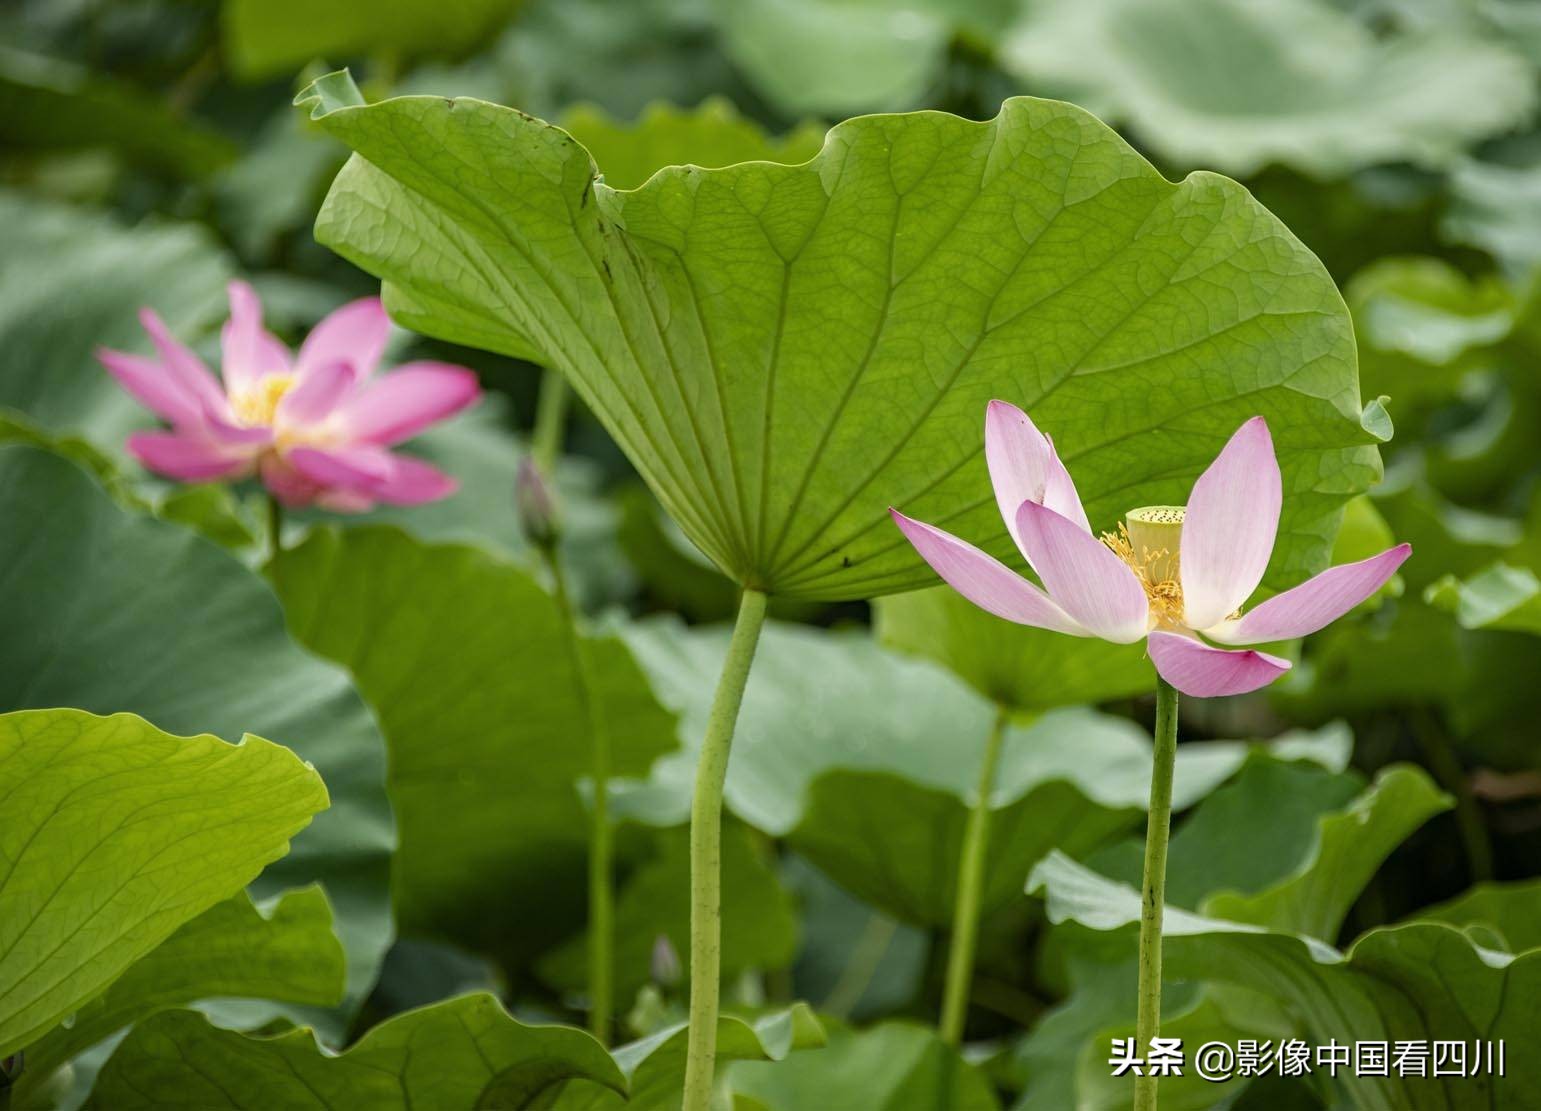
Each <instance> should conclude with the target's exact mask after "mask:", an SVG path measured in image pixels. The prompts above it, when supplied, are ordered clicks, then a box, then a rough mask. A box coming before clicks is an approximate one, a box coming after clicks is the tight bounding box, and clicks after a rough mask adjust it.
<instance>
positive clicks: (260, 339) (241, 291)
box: [220, 282, 289, 392]
mask: <svg viewBox="0 0 1541 1111" xmlns="http://www.w3.org/2000/svg"><path fill="white" fill-rule="evenodd" d="M226 291H227V292H228V293H229V295H230V319H229V320H227V321H225V326H224V328H223V329H222V330H221V331H220V350H221V353H222V354H221V357H222V365H221V366H220V373H221V374H222V375H224V378H225V386H226V388H228V389H229V390H231V391H232V392H234V391H240V390H247V389H250V388H251V386H252V384H253V383H255V382H256V381H257V380H258V379H259V378H264V377H266V376H267V375H269V374H287V373H288V372H289V349H288V348H286V347H285V346H284V345H283V344H282V343H280V342H279V341H278V339H277V338H276V337H275V336H273V335H272V334H270V333H269V332H267V331H266V330H265V329H264V328H263V327H262V301H261V300H260V299H259V298H258V297H257V291H256V290H254V289H252V287H251V286H249V285H247V284H246V283H245V282H231V283H230V284H229V286H227V287H226Z"/></svg>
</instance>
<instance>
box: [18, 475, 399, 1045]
mask: <svg viewBox="0 0 1541 1111" xmlns="http://www.w3.org/2000/svg"><path fill="white" fill-rule="evenodd" d="M0 520H5V521H25V522H27V527H26V528H9V529H3V530H0V566H3V567H4V568H5V569H6V577H5V580H4V585H3V587H0V605H3V607H4V610H5V615H6V622H7V626H6V627H7V635H6V636H5V637H3V638H0V709H36V708H43V707H50V706H78V707H81V708H83V709H87V710H91V711H95V712H98V713H112V712H115V711H119V710H130V711H133V712H134V713H137V714H139V715H141V716H142V717H144V718H146V719H147V720H149V721H153V722H154V723H155V724H156V725H157V726H160V727H161V728H163V729H167V730H173V731H175V732H177V733H196V732H199V731H210V732H214V733H216V734H217V735H220V736H226V737H238V736H240V735H241V734H242V733H243V732H250V731H255V732H258V733H260V734H261V735H263V736H268V737H274V738H277V739H279V740H281V741H282V742H283V743H284V744H285V745H286V746H288V747H289V748H291V749H293V750H294V751H295V752H296V753H298V754H299V755H300V757H301V758H303V759H304V760H306V761H308V762H310V763H311V764H313V765H315V767H316V769H317V770H318V771H319V772H320V774H321V776H322V778H323V779H324V780H325V781H326V785H327V791H328V793H329V794H330V796H331V800H332V804H331V806H330V808H328V809H327V810H326V811H324V812H323V813H321V814H319V815H317V817H316V820H315V821H314V822H313V823H311V824H310V826H309V827H308V828H306V829H305V830H304V831H303V832H302V833H301V834H300V835H299V836H298V837H296V838H295V840H294V844H293V847H292V848H291V850H290V852H289V853H288V855H287V856H285V857H284V858H283V859H282V860H279V861H276V862H275V863H273V864H272V865H270V866H269V867H268V868H267V869H266V870H265V871H264V872H263V874H262V875H261V877H259V878H258V880H257V882H256V884H255V885H254V887H253V895H254V896H256V897H257V898H263V899H265V898H268V897H271V896H273V895H275V894H277V893H279V892H282V891H284V890H287V889H289V888H293V887H299V886H304V885H307V884H311V883H315V882H318V881H319V882H320V883H322V884H323V885H325V888H326V892H327V897H328V899H329V900H330V901H331V904H332V908H333V911H334V913H335V915H336V926H337V932H338V935H339V936H340V937H341V939H342V943H343V946H344V948H345V949H346V950H347V953H348V998H347V1000H346V1001H345V1002H344V1004H343V1006H342V1007H340V1008H338V1009H337V1010H334V1011H332V1012H330V1013H322V1012H316V1011H305V1010H304V1009H301V1008H294V1007H288V1008H285V1010H286V1013H288V1014H289V1015H290V1016H291V1017H294V1018H303V1019H305V1020H306V1021H313V1022H315V1023H316V1024H317V1025H318V1026H323V1027H324V1028H325V1030H326V1032H327V1034H328V1035H329V1036H333V1035H340V1034H341V1033H342V1029H343V1028H344V1027H345V1025H346V1023H347V1021H348V1020H349V1019H350V1018H351V1014H352V1009H353V1008H355V1007H356V1006H357V1005H358V1003H359V1002H361V1001H362V999H363V996H364V993H365V992H367V991H368V990H369V987H370V985H372V984H373V983H374V980H375V977H376V976H377V975H378V971H379V962H380V960H381V958H382V957H383V956H384V953H385V949H386V947H387V946H388V945H389V943H390V939H391V934H392V924H391V918H390V901H389V890H388V884H389V873H388V868H389V865H390V860H391V851H392V849H393V848H394V846H395V826H394V822H393V819H392V817H391V811H390V804H389V802H388V800H387V799H386V796H385V752H384V745H383V744H382V742H381V738H380V731H379V728H378V727H377V726H376V724H375V722H374V719H373V717H372V716H371V714H370V712H369V708H368V707H367V706H365V705H364V702H363V700H362V699H360V698H359V696H358V694H357V693H356V692H355V690H354V689H353V686H352V684H351V683H350V681H349V679H348V676H347V675H346V673H344V672H343V670H342V669H341V668H339V667H336V666H333V665H331V664H328V663H326V662H325V661H322V660H318V659H317V658H316V657H314V656H312V655H311V654H310V653H308V652H306V651H305V650H304V649H302V648H301V647H300V646H299V645H298V644H297V643H295V641H294V640H293V639H292V638H291V637H290V636H289V634H288V632H287V631H286V630H285V628H284V615H283V611H282V610H281V609H280V607H279V605H278V601H277V599H276V598H274V597H273V592H272V591H271V590H269V589H268V588H267V586H266V585H265V584H264V583H263V582H262V581H261V580H260V579H259V578H258V577H257V576H255V575H253V574H252V573H251V571H250V570H249V569H248V568H246V567H245V566H244V565H243V564H242V563H241V562H240V561H239V560H237V559H236V558H235V557H233V556H232V555H230V554H229V553H227V552H225V551H224V550H222V549H220V548H218V547H217V546H215V545H214V544H212V543H210V542H209V541H207V540H204V539H203V538H202V537H200V536H198V535H196V534H194V533H193V532H191V531H190V530H188V529H186V528H183V527H181V526H178V525H174V524H170V523H168V522H165V521H158V520H154V519H152V518H150V517H146V516H142V515H140V514H137V513H132V512H128V511H126V510H124V509H123V508H122V507H121V506H119V505H118V504H117V503H115V502H114V501H113V499H112V498H111V497H109V496H108V494H107V493H105V492H104V491H103V490H102V489H101V488H100V487H99V486H97V484H96V483H95V482H93V481H92V479H91V478H90V477H89V476H88V475H87V474H86V473H85V472H84V471H82V470H81V469H80V468H79V467H77V466H75V465H74V464H73V463H71V462H69V461H67V460H65V459H62V458H60V457H58V456H55V455H51V454H49V453H47V452H45V451H41V450H38V449H37V448H35V447H27V446H22V445H20V444H13V445H5V446H0Z"/></svg>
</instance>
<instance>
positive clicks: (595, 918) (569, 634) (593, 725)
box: [541, 545, 615, 1045]
mask: <svg viewBox="0 0 1541 1111" xmlns="http://www.w3.org/2000/svg"><path fill="white" fill-rule="evenodd" d="M541 550H542V552H543V553H544V554H545V557H546V567H547V568H548V569H549V570H550V572H551V582H552V587H553V593H554V594H555V596H556V603H557V608H558V609H559V610H561V619H562V627H563V632H564V634H565V636H566V639H567V652H568V655H569V657H570V658H571V660H572V667H573V679H574V687H575V690H576V692H577V695H578V710H579V715H580V719H581V725H582V729H583V731H584V732H585V733H586V734H587V735H588V738H589V769H590V774H591V775H592V776H593V779H594V802H593V809H592V811H591V821H592V823H593V826H592V828H591V829H590V831H589V1033H591V1034H593V1035H594V1037H595V1038H597V1039H598V1040H599V1042H600V1044H601V1045H609V1044H610V1017H611V1014H612V1010H613V1006H614V1001H613V1000H614V987H613V985H614V978H615V890H614V886H613V882H612V877H611V864H610V861H611V858H612V856H613V855H614V854H613V852H612V844H611V837H612V830H611V829H610V734H609V731H608V730H607V728H606V726H605V720H604V714H603V713H602V711H601V707H600V704H599V693H598V689H597V687H596V685H595V683H594V674H593V671H592V670H591V669H590V667H589V657H588V652H587V651H586V650H585V648H584V644H583V638H582V636H581V635H580V633H579V630H578V613H577V610H576V609H575V608H574V606H573V602H572V592H571V591H570V590H569V589H568V586H567V575H566V574H565V573H564V572H563V570H562V560H561V557H560V556H559V555H558V553H557V550H556V547H555V545H546V546H544V547H543V548H542V549H541Z"/></svg>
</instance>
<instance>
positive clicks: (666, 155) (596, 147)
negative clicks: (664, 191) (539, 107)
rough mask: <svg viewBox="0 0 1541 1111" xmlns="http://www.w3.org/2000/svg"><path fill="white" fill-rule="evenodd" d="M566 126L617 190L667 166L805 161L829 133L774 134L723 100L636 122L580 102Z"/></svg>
mask: <svg viewBox="0 0 1541 1111" xmlns="http://www.w3.org/2000/svg"><path fill="white" fill-rule="evenodd" d="M561 126H562V130H563V131H566V132H567V133H568V134H569V135H571V136H572V137H573V138H574V139H576V140H578V142H580V143H582V144H583V147H584V149H585V150H587V151H588V152H589V154H591V155H592V156H593V158H594V162H595V164H596V165H597V166H598V167H599V171H600V173H602V174H604V175H605V184H606V185H609V186H610V188H612V189H635V188H636V187H637V186H639V185H641V184H642V183H643V182H644V181H646V180H647V179H648V178H650V177H652V176H653V174H655V173H656V172H658V171H659V170H661V169H662V168H663V167H665V166H686V165H689V166H702V167H706V168H714V167H719V166H731V165H733V164H734V163H735V162H788V163H792V162H805V161H807V160H808V159H810V158H812V157H813V156H814V155H815V154H817V153H818V152H819V147H820V145H822V144H823V142H824V129H823V128H822V127H819V126H818V125H816V124H812V123H804V124H802V125H801V126H799V127H796V128H794V129H793V130H791V131H789V132H787V133H786V134H785V135H768V134H766V133H765V131H764V130H762V129H761V128H760V126H759V125H758V124H756V123H755V122H754V121H752V120H748V119H745V118H744V117H743V116H741V115H739V113H738V109H736V108H734V107H733V102H732V101H730V100H726V99H723V98H721V97H712V98H711V99H709V100H706V101H704V102H702V103H701V104H700V105H699V106H697V107H695V108H691V109H684V108H676V107H675V106H674V105H672V104H663V103H655V104H651V105H649V106H648V107H647V109H646V110H645V111H644V112H643V113H642V115H641V116H640V117H638V119H637V120H636V122H635V123H630V124H623V123H619V122H617V121H616V120H614V119H612V118H611V117H610V116H609V115H607V114H606V113H605V112H604V111H603V110H602V109H600V108H597V107H595V106H594V105H591V104H580V105H578V106H577V107H575V108H570V109H568V110H567V111H566V112H565V113H563V114H562V119H561Z"/></svg>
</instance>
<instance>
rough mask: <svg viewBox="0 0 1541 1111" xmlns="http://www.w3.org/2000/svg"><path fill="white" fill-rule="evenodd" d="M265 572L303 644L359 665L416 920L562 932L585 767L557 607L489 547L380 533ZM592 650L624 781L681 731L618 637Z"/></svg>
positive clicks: (339, 534)
mask: <svg viewBox="0 0 1541 1111" xmlns="http://www.w3.org/2000/svg"><path fill="white" fill-rule="evenodd" d="M269 574H270V576H271V578H272V581H273V583H274V584H275V586H276V588H277V590H278V593H279V596H280V597H281V598H282V599H283V601H284V607H285V610H286V612H287V614H288V617H289V624H290V628H291V629H292V630H293V631H294V635H295V636H296V637H298V638H299V640H300V641H301V642H302V643H304V644H305V645H306V646H307V647H309V648H310V649H312V650H313V651H315V652H318V653H320V654H321V655H323V656H325V657H327V658H329V659H332V660H335V661H337V662H338V663H341V664H343V665H344V666H346V667H347V668H348V669H349V670H350V671H351V672H352V673H353V675H354V677H355V680H356V681H357V683H358V685H359V689H360V691H362V693H363V694H364V697H365V698H366V699H368V700H369V703H370V705H371V706H372V707H373V708H374V710H375V713H376V714H377V715H378V716H379V720H380V724H381V727H382V729H383V730H384V732H385V737H386V742H387V744H388V745H389V747H390V793H391V800H392V802H393V804H394V805H395V808H396V813H397V816H398V819H399V821H400V823H401V848H400V850H399V851H398V853H397V856H396V864H395V886H396V903H397V908H398V912H399V913H400V915H401V918H402V924H403V927H404V928H405V929H407V930H410V931H434V932H438V933H441V934H444V935H446V936H448V937H450V938H452V939H454V940H458V941H461V942H463V943H466V944H470V945H472V946H475V947H479V948H483V949H488V950H490V951H502V952H505V954H506V949H507V947H508V946H509V945H511V944H512V945H514V946H515V947H516V948H518V947H519V945H520V944H521V943H520V942H518V941H514V940H511V939H516V938H521V937H526V936H532V937H533V938H534V941H533V942H531V943H530V944H532V945H533V947H534V949H535V950H538V949H539V948H542V947H544V946H546V945H549V944H551V943H552V942H554V941H556V940H557V939H559V938H561V937H563V936H565V933H566V932H567V928H568V927H569V926H571V925H572V924H573V923H574V922H575V920H576V919H577V918H578V917H579V916H580V915H581V912H582V899H583V894H582V892H583V886H582V883H581V877H582V876H583V874H584V863H583V862H584V858H585V855H586V851H587V850H586V846H587V843H588V828H589V827H588V814H587V810H586V808H585V806H584V803H583V800H582V797H581V796H580V794H579V790H578V782H579V780H580V779H582V778H584V777H585V776H587V775H588V773H589V769H590V757H589V748H588V740H587V737H586V736H585V733H584V726H583V717H582V711H581V708H580V704H579V702H578V695H577V688H576V685H575V677H574V674H573V671H572V666H571V662H570V655H569V652H568V649H567V645H566V640H565V633H564V631H563V625H562V623H561V622H562V617H561V615H560V612H559V610H558V608H557V605H556V602H555V601H554V600H553V598H552V597H551V596H550V595H549V594H547V593H546V591H545V590H544V589H542V587H541V586H540V584H539V583H537V582H536V581H535V579H533V578H532V577H531V576H530V574H529V573H528V572H526V571H524V570H523V569H521V568H520V567H518V566H516V565H514V564H512V563H509V562H507V561H505V560H502V559H500V558H498V557H496V556H494V555H491V554H489V553H487V552H484V551H482V550H480V549H477V548H472V547H468V546H464V545H457V544H424V543H421V542H419V541H416V540H413V539H412V538H411V537H409V536H407V535H406V534H404V533H402V532H400V531H399V530H397V529H394V528H387V527H381V526H367V527H358V528H350V529H346V530H338V529H335V528H321V529H317V530H315V531H314V532H312V533H311V535H310V537H309V538H308V539H307V540H306V541H305V542H304V543H303V544H301V545H299V546H298V547H296V548H293V549H290V550H289V551H286V552H284V553H283V554H282V555H281V556H280V557H279V558H278V559H277V560H276V561H274V562H273V563H272V564H270V565H269ZM586 650H587V651H588V652H589V654H590V663H591V667H592V671H593V674H594V675H595V676H596V678H597V680H598V682H599V685H600V700H601V712H602V714H603V718H604V721H605V723H606V727H607V728H608V730H609V735H610V739H611V745H612V754H611V761H612V764H611V766H612V768H613V771H614V774H616V775H623V776H638V775H645V774H646V773H647V771H648V768H649V767H650V766H651V764H652V762H653V760H654V759H655V758H656V757H658V756H659V755H660V754H662V753H664V752H667V751H669V750H670V749H672V748H673V747H674V746H675V741H674V722H673V720H672V718H671V717H670V715H669V714H668V713H667V712H665V711H664V710H663V709H662V708H660V707H659V705H658V704H657V702H655V701H654V699H653V696H652V694H651V692H650V691H649V689H648V685H647V682H646V680H645V679H644V677H643V675H642V673H641V672H640V671H639V669H638V668H637V665H636V663H634V662H633V660H632V659H631V656H630V654H629V653H628V651H627V649H626V647H625V646H624V645H623V644H621V643H620V642H619V641H617V640H615V639H613V638H610V637H591V638H588V639H587V640H586ZM537 906H538V907H540V908H541V912H540V914H539V915H538V916H533V915H530V913H529V912H530V908H531V907H537ZM513 916H520V917H522V918H527V919H530V920H529V921H527V922H522V923H521V924H520V925H519V926H518V927H517V928H515V927H512V926H511V924H510V918H511V917H513ZM523 955H526V956H528V955H529V951H525V952H524V954H523Z"/></svg>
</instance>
